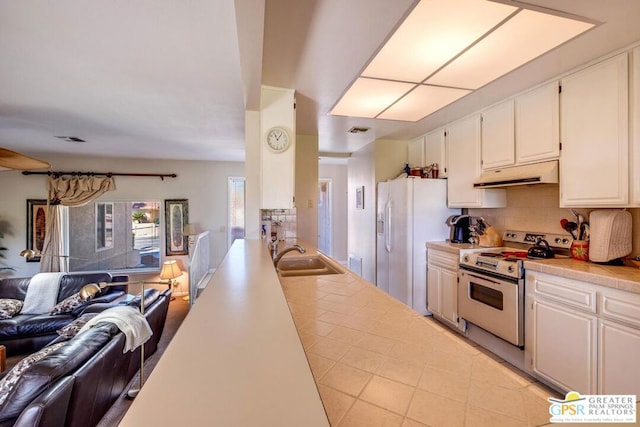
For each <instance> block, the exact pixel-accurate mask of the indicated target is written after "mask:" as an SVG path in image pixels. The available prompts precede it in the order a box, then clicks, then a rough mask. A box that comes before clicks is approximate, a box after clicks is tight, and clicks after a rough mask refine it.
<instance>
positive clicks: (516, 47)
mask: <svg viewBox="0 0 640 427" xmlns="http://www.w3.org/2000/svg"><path fill="white" fill-rule="evenodd" d="M593 26H594V24H591V23H588V22H583V21H577V20H573V19H569V18H565V17H561V16H556V15H548V14H545V13H540V12H536V11H532V10H522V11H521V12H520V13H518V14H517V15H515V16H514V17H513V18H511V19H510V20H509V21H507V22H506V23H504V24H503V25H502V26H500V27H499V28H498V29H496V30H495V31H494V32H492V33H491V34H489V35H488V36H487V37H485V38H484V39H482V40H481V41H480V42H479V43H478V44H476V45H475V46H473V47H472V48H471V49H469V50H468V51H466V52H465V53H463V54H462V55H461V56H460V57H458V58H456V60H455V61H453V62H451V63H450V64H448V65H447V66H446V67H445V68H443V69H442V70H440V71H439V72H438V73H437V74H435V75H434V76H433V77H431V78H429V79H428V80H427V83H430V84H436V85H445V86H455V87H467V88H471V89H477V88H479V87H482V86H484V85H485V84H487V83H489V82H491V81H493V80H495V79H497V78H498V77H500V76H503V75H504V74H506V73H508V72H510V71H512V70H514V69H516V68H518V67H519V66H521V65H523V64H525V63H527V62H529V61H531V60H532V59H534V58H537V57H538V56H540V55H542V54H544V53H546V52H548V51H549V50H551V49H554V48H555V47H557V46H559V45H561V44H563V43H564V42H566V41H568V40H570V39H572V38H574V37H576V36H577V35H579V34H581V33H583V32H585V31H587V30H588V29H590V28H592V27H593Z"/></svg>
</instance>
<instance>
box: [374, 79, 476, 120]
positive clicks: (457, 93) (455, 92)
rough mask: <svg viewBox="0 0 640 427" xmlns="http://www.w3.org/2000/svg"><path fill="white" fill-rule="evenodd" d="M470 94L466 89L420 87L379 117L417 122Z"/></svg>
mask: <svg viewBox="0 0 640 427" xmlns="http://www.w3.org/2000/svg"><path fill="white" fill-rule="evenodd" d="M470 92H471V91H470V90H466V89H454V88H449V87H439V86H426V85H420V86H418V87H417V88H415V89H414V90H412V91H411V93H409V94H407V95H406V96H405V97H404V98H402V99H400V100H399V101H398V102H396V103H395V104H393V105H392V106H391V107H389V109H387V110H386V111H384V112H383V113H382V114H380V115H378V118H379V119H389V120H408V121H414V122H415V121H418V120H420V119H421V118H423V117H426V116H428V115H429V114H431V113H434V112H436V111H438V110H439V109H441V108H442V107H444V106H445V105H449V104H451V103H452V102H454V101H456V100H458V99H460V98H462V97H463V96H465V95H466V94H468V93H470Z"/></svg>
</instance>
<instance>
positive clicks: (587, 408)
mask: <svg viewBox="0 0 640 427" xmlns="http://www.w3.org/2000/svg"><path fill="white" fill-rule="evenodd" d="M547 400H548V401H549V402H550V403H551V405H550V406H549V414H550V415H551V419H550V421H551V422H552V423H635V422H636V396H635V395H633V394H629V395H611V394H594V395H581V394H580V393H578V392H576V391H570V392H568V393H567V394H566V396H565V398H564V400H561V399H554V398H553V397H549V398H547Z"/></svg>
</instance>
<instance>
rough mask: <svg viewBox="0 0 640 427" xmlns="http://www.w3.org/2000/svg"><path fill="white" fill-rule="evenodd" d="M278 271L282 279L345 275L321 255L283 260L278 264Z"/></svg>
mask: <svg viewBox="0 0 640 427" xmlns="http://www.w3.org/2000/svg"><path fill="white" fill-rule="evenodd" d="M277 270H278V274H280V276H282V277H288V276H322V275H326V274H342V273H343V271H341V270H340V269H339V268H337V267H336V266H335V265H333V264H332V263H331V262H330V261H329V260H328V259H326V258H324V257H322V256H319V255H313V256H306V257H291V258H283V259H281V260H280V262H278V266H277Z"/></svg>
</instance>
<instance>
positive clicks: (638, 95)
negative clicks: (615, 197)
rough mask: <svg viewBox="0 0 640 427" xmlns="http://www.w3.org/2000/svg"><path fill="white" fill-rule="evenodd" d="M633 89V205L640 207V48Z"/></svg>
mask: <svg viewBox="0 0 640 427" xmlns="http://www.w3.org/2000/svg"><path fill="white" fill-rule="evenodd" d="M632 55H633V66H632V67H631V69H632V70H633V76H632V80H631V81H632V83H631V88H632V90H633V92H631V117H632V123H631V129H633V134H632V135H631V156H630V157H631V171H630V172H631V177H632V179H631V181H630V184H631V204H632V205H635V206H638V205H640V47H636V48H635V49H633V53H632Z"/></svg>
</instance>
